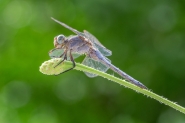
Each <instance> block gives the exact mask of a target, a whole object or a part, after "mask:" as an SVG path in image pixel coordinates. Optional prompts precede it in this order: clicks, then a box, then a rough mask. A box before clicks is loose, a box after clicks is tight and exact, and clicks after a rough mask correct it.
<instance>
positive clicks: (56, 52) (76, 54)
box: [49, 49, 81, 60]
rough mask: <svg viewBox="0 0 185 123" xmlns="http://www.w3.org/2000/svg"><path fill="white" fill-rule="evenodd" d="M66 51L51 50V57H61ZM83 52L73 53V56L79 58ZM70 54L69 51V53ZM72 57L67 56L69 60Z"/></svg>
mask: <svg viewBox="0 0 185 123" xmlns="http://www.w3.org/2000/svg"><path fill="white" fill-rule="evenodd" d="M63 53H64V50H63V49H53V50H51V51H50V52H49V56H50V58H60V56H61V55H62V54H63ZM80 55H81V54H78V53H72V56H73V58H74V59H75V58H78V57H79V56H80ZM68 56H69V53H68ZM69 59H70V57H67V60H69Z"/></svg>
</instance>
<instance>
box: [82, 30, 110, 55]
mask: <svg viewBox="0 0 185 123" xmlns="http://www.w3.org/2000/svg"><path fill="white" fill-rule="evenodd" d="M84 34H85V36H86V38H88V39H89V40H90V41H91V42H92V43H93V44H94V46H95V47H96V48H97V49H98V50H99V51H100V52H101V53H102V54H103V55H104V56H111V55H112V51H110V50H108V49H107V48H106V47H104V46H103V45H102V44H101V43H100V42H99V41H98V39H97V38H96V37H95V36H93V35H92V34H91V33H90V32H88V31H86V30H84Z"/></svg>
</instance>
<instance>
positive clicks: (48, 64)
mask: <svg viewBox="0 0 185 123" xmlns="http://www.w3.org/2000/svg"><path fill="white" fill-rule="evenodd" d="M60 60H61V58H54V59H50V60H48V61H45V62H44V63H42V65H41V66H40V69H39V70H40V72H41V73H43V74H46V75H58V74H60V73H62V72H63V71H65V70H67V69H69V68H71V67H72V64H70V62H69V63H68V64H66V61H65V62H63V63H61V64H59V65H58V66H57V67H55V66H56V64H57V63H58V62H60Z"/></svg>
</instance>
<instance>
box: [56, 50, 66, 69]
mask: <svg viewBox="0 0 185 123" xmlns="http://www.w3.org/2000/svg"><path fill="white" fill-rule="evenodd" d="M63 55H64V58H63V59H62V61H60V62H58V63H57V64H56V65H55V66H54V68H56V67H57V66H58V65H60V64H61V63H62V62H64V60H67V50H66V51H65V52H64V53H62V55H60V58H61V57H62V56H63Z"/></svg>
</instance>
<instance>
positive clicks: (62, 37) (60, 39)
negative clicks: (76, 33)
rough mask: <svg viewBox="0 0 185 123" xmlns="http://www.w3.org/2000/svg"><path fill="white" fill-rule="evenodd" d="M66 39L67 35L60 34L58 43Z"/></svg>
mask: <svg viewBox="0 0 185 123" xmlns="http://www.w3.org/2000/svg"><path fill="white" fill-rule="evenodd" d="M64 40H65V36H64V35H59V36H57V43H58V44H62V43H63V42H64Z"/></svg>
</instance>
